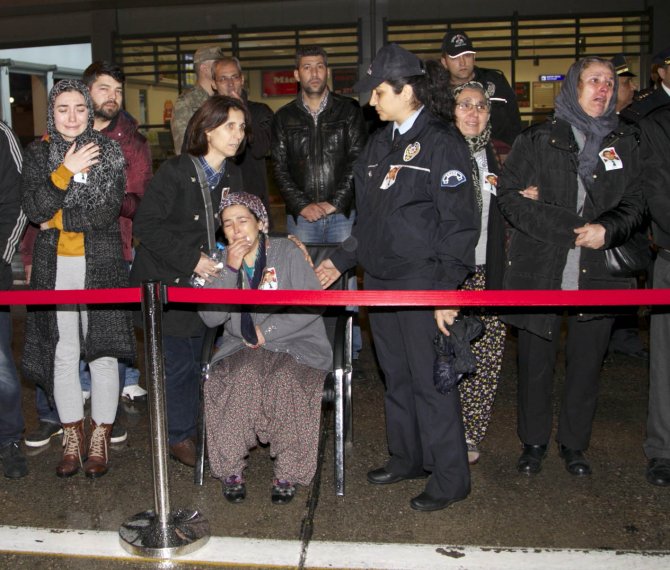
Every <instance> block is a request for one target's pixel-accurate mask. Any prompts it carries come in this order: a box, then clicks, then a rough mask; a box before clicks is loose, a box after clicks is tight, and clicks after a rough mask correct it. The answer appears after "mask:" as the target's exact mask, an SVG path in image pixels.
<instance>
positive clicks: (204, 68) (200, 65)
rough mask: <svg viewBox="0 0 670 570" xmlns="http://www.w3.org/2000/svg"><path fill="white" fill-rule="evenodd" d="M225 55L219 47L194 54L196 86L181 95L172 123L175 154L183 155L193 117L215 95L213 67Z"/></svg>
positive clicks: (207, 47)
mask: <svg viewBox="0 0 670 570" xmlns="http://www.w3.org/2000/svg"><path fill="white" fill-rule="evenodd" d="M225 55H226V54H225V53H224V51H223V48H220V47H217V46H203V47H201V48H198V49H197V50H196V52H195V54H193V71H194V72H195V85H194V86H193V87H191V88H190V89H187V90H186V91H184V92H182V93H181V94H180V95H179V97H178V99H177V102H176V103H175V104H174V112H173V114H172V120H171V121H170V130H171V131H172V140H173V141H174V152H175V154H180V153H181V147H182V144H183V142H184V133H185V132H186V126H187V125H188V122H189V121H190V120H191V117H192V116H193V114H194V113H195V112H196V111H197V110H198V109H199V108H200V105H202V104H203V103H204V102H205V101H207V99H209V97H210V96H211V95H213V94H214V86H213V77H212V65H213V64H214V62H215V61H216V60H217V59H219V58H221V57H225Z"/></svg>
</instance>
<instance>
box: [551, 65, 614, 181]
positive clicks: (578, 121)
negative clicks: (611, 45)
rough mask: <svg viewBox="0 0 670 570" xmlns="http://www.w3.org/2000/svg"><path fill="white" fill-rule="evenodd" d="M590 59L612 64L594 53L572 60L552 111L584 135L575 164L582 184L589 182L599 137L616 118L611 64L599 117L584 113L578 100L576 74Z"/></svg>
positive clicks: (604, 133)
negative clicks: (605, 102)
mask: <svg viewBox="0 0 670 570" xmlns="http://www.w3.org/2000/svg"><path fill="white" fill-rule="evenodd" d="M593 63H602V64H603V65H605V66H608V67H610V68H612V64H611V63H609V62H608V61H607V60H604V59H600V58H594V57H588V58H583V59H580V60H578V61H576V62H575V63H573V64H572V65H571V66H570V69H569V70H568V73H567V75H566V77H565V81H563V86H562V87H561V92H560V93H559V94H558V96H557V97H556V111H555V113H554V114H555V116H556V117H557V118H559V119H563V120H564V121H567V122H568V123H570V124H571V125H572V126H573V127H576V128H577V129H579V130H580V131H581V132H582V133H583V134H584V136H585V137H586V142H585V143H584V148H583V149H582V150H581V152H580V153H579V157H578V161H579V166H578V168H577V172H578V173H579V176H580V177H581V179H582V181H583V182H584V184H585V185H586V186H590V185H591V183H592V182H593V172H594V171H595V169H596V166H597V164H598V151H599V150H600V144H601V143H602V140H603V139H604V138H605V137H606V136H607V135H608V134H609V133H610V132H612V130H614V128H615V127H616V126H617V123H618V122H619V119H618V117H617V114H616V97H617V90H618V87H619V82H618V81H617V79H616V73H614V68H612V73H613V75H614V92H613V93H612V98H611V99H610V102H609V105H608V106H607V109H605V112H604V113H603V114H602V115H600V117H591V116H590V115H587V114H586V112H585V111H584V109H582V106H581V105H580V104H579V100H578V99H579V94H578V87H579V76H580V75H581V73H582V71H584V69H586V68H587V67H588V66H589V65H591V64H593Z"/></svg>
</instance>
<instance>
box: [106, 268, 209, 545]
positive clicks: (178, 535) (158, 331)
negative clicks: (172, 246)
mask: <svg viewBox="0 0 670 570" xmlns="http://www.w3.org/2000/svg"><path fill="white" fill-rule="evenodd" d="M161 289H162V285H161V283H160V282H159V281H145V282H143V283H142V314H143V317H144V357H145V361H146V373H147V377H148V378H149V382H148V389H149V420H150V425H151V455H152V459H153V473H154V505H155V508H154V510H148V511H144V512H141V513H139V514H136V515H134V516H133V517H131V518H130V519H128V520H127V521H126V522H125V523H123V524H122V525H121V528H120V529H119V537H120V542H121V546H122V547H123V548H124V549H125V550H126V551H128V552H130V553H131V554H137V555H140V556H148V557H151V558H172V557H173V556H179V555H181V554H188V553H190V552H194V551H195V550H198V549H199V548H201V547H202V546H204V545H205V543H206V542H207V541H208V540H209V523H208V522H207V519H205V518H204V517H203V516H202V515H201V514H200V513H199V512H198V511H194V510H190V509H178V510H175V511H170V490H169V481H168V469H167V461H168V450H167V427H166V425H167V424H166V418H165V410H166V405H165V375H164V367H163V328H162V316H163V313H162V301H163V299H162V292H161Z"/></svg>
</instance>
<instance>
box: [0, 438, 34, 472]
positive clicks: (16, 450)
mask: <svg viewBox="0 0 670 570" xmlns="http://www.w3.org/2000/svg"><path fill="white" fill-rule="evenodd" d="M0 460H2V468H3V469H4V471H5V477H8V478H9V479H19V478H21V477H25V476H26V475H28V464H27V463H26V458H25V456H24V455H23V451H21V447H20V445H19V442H18V441H13V442H12V443H10V444H8V445H5V446H4V447H1V448H0Z"/></svg>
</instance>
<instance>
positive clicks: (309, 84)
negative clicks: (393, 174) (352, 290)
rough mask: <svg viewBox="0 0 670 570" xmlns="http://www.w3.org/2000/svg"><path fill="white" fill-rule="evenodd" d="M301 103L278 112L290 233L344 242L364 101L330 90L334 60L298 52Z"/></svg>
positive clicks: (275, 128)
mask: <svg viewBox="0 0 670 570" xmlns="http://www.w3.org/2000/svg"><path fill="white" fill-rule="evenodd" d="M293 73H294V76H295V79H296V81H297V82H298V83H299V84H300V91H299V93H298V96H297V97H296V98H295V100H293V101H291V102H290V103H288V104H287V105H284V106H283V107H282V108H281V109H279V111H277V113H276V114H275V117H274V120H273V123H272V161H273V164H274V171H275V176H276V179H277V183H278V184H279V190H280V191H281V194H282V196H283V198H284V201H285V203H286V213H287V230H288V232H289V233H291V234H294V235H296V236H297V237H298V238H299V239H301V240H302V241H305V242H320V243H332V242H342V241H344V240H345V239H346V238H347V237H348V236H349V234H350V233H351V227H352V226H353V223H354V217H355V216H354V214H353V212H352V208H353V197H354V189H353V185H352V166H353V163H354V160H355V159H356V157H357V156H358V155H359V153H360V152H361V150H362V148H363V145H364V144H365V139H366V133H367V130H366V127H365V121H364V119H363V113H362V112H361V109H360V107H359V105H358V103H357V102H356V101H355V100H353V99H350V98H348V97H343V96H341V95H337V94H335V93H332V92H331V91H330V90H329V89H328V74H329V71H328V57H327V55H326V52H325V51H324V50H323V49H322V48H320V47H318V46H307V47H301V48H299V49H298V51H297V52H296V69H295V70H294V72H293Z"/></svg>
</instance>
